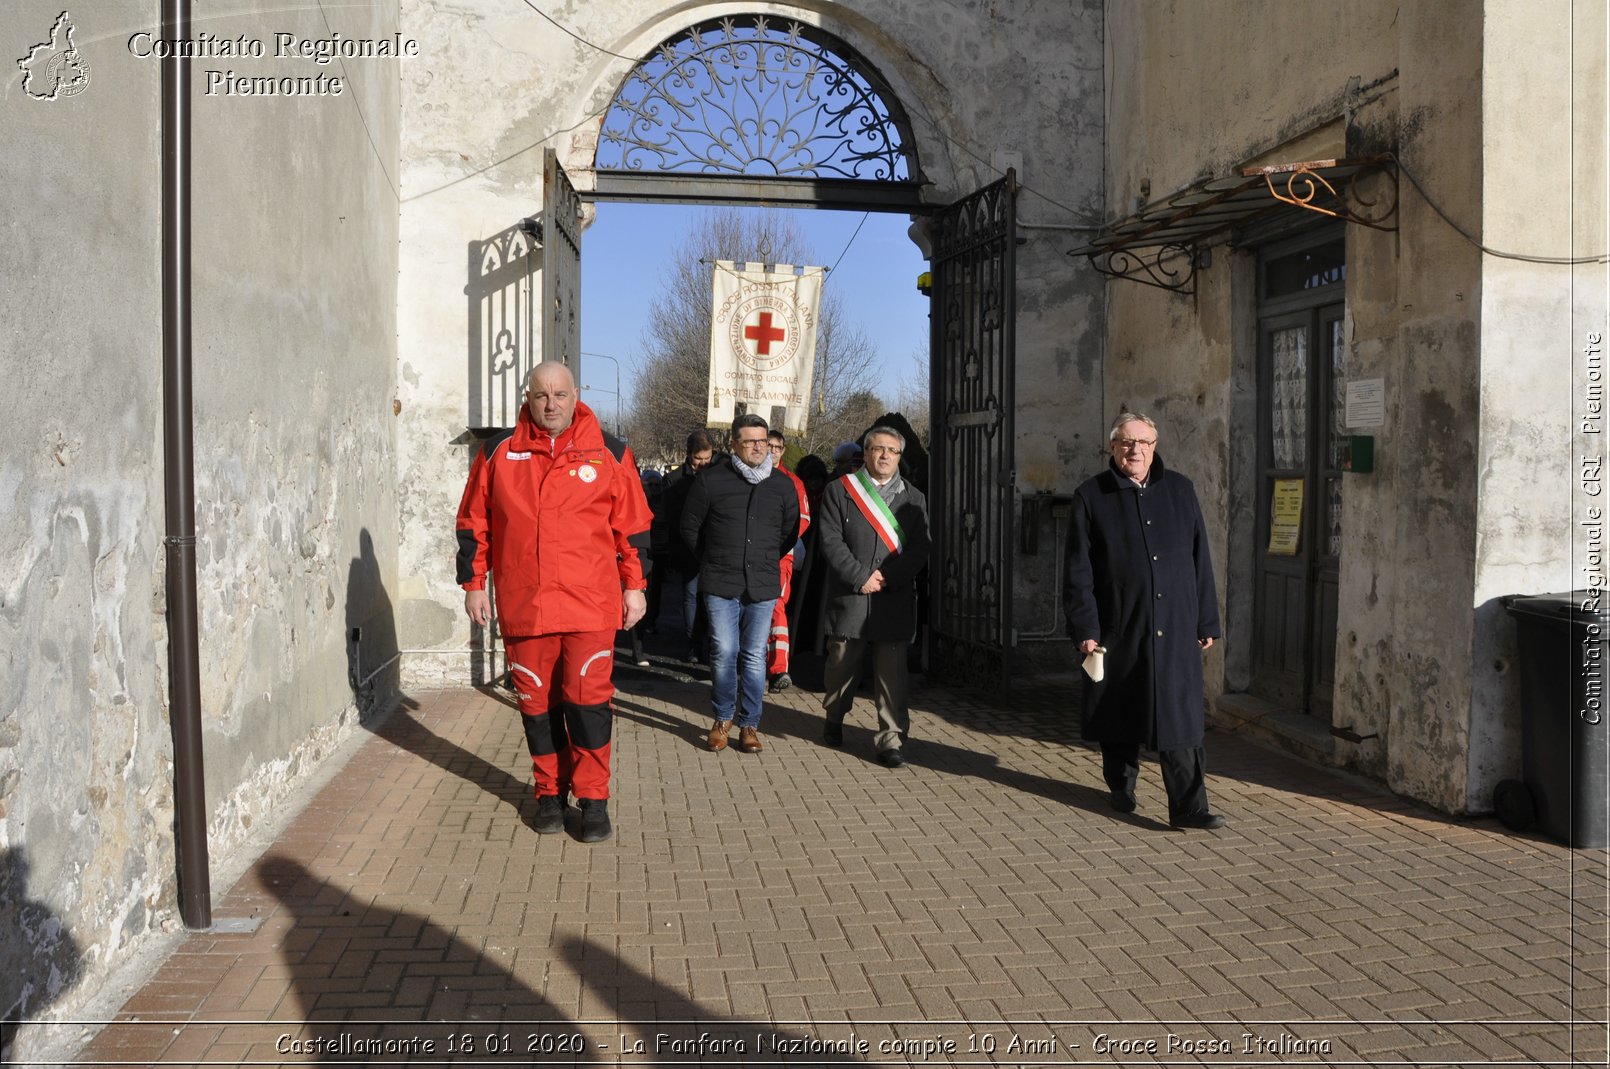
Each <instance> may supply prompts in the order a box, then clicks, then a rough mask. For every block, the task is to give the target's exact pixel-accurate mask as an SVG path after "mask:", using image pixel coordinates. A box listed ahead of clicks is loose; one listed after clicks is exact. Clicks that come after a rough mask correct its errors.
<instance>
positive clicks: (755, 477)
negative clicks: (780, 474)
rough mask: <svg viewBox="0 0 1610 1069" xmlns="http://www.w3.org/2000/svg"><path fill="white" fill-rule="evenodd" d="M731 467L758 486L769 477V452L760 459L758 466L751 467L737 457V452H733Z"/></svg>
mask: <svg viewBox="0 0 1610 1069" xmlns="http://www.w3.org/2000/svg"><path fill="white" fill-rule="evenodd" d="M732 467H733V470H734V471H736V472H737V473H738V474H739V475H742V476H743V477H744V478H745V479H748V480H749V481H750V482H751V483H753V484H755V485H757V486H758V485H760V483H762V482H764V481H765V480H766V479H768V478H770V477H771V454H770V453H767V454H766V459H765V460H763V461H761V462H760V464H759V466H758V467H753V468H751V467H750V466H749V465H748V464H745V463H744V462H743V461H741V460H739V459H738V454H737V453H734V454H732Z"/></svg>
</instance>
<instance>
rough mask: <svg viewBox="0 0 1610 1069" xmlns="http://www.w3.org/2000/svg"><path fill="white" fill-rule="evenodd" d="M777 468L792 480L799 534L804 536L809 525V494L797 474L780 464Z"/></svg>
mask: <svg viewBox="0 0 1610 1069" xmlns="http://www.w3.org/2000/svg"><path fill="white" fill-rule="evenodd" d="M777 470H778V471H780V472H782V473H783V474H784V475H786V476H788V477H789V478H790V479H792V480H793V481H794V492H795V493H796V494H798V495H799V536H800V537H801V538H804V537H805V531H806V530H807V529H808V528H809V527H810V525H811V499H810V496H809V495H807V494H806V493H805V484H804V483H803V482H801V481H800V478H799V476H798V475H795V474H794V473H793V472H791V471H789V470H788V469H787V468H785V467H783V466H782V465H781V464H779V465H777Z"/></svg>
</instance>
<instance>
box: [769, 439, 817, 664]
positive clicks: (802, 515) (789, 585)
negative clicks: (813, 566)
mask: <svg viewBox="0 0 1610 1069" xmlns="http://www.w3.org/2000/svg"><path fill="white" fill-rule="evenodd" d="M766 448H767V450H768V451H770V453H771V462H772V463H773V464H775V465H776V466H777V470H778V471H780V472H782V473H783V474H784V475H786V476H788V478H789V479H790V480H791V481H792V482H793V484H794V492H795V493H797V494H799V536H800V537H801V538H804V537H805V529H806V528H808V527H809V526H810V525H811V499H810V498H809V497H807V496H806V494H805V484H804V483H802V482H800V480H799V476H797V475H795V474H794V473H793V472H791V471H789V470H788V469H787V468H785V467H783V452H784V451H785V450H787V448H788V439H787V438H785V437H784V436H783V432H782V431H778V430H774V431H772V432H771V433H769V434H768V435H767V436H766ZM800 551H801V547H799V546H796V547H795V548H794V552H793V553H790V554H789V555H788V556H786V557H784V558H783V559H782V560H780V561H778V562H777V577H778V579H779V580H781V581H782V585H783V592H782V593H781V594H779V595H778V596H777V604H776V605H775V606H773V607H772V611H771V638H770V640H769V641H768V642H767V643H766V680H767V683H766V689H767V690H769V691H771V692H772V693H773V694H780V693H782V692H783V691H785V690H787V689H788V688H789V687H791V686H793V685H794V680H793V679H792V678H790V677H789V674H788V646H789V643H788V594H789V591H790V590H792V589H793V585H794V557H795V556H796V555H797V554H798V553H799V552H800Z"/></svg>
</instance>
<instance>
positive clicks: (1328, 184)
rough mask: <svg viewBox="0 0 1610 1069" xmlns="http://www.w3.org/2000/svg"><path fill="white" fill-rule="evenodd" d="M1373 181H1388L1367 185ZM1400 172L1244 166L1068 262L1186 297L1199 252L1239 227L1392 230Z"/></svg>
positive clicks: (1315, 165)
mask: <svg viewBox="0 0 1610 1069" xmlns="http://www.w3.org/2000/svg"><path fill="white" fill-rule="evenodd" d="M1377 175H1382V176H1385V177H1386V179H1387V181H1386V182H1385V183H1384V184H1381V185H1371V184H1370V183H1369V179H1372V178H1374V177H1375V176H1377ZM1397 207H1398V195H1397V166H1396V160H1395V158H1394V157H1392V156H1390V155H1379V156H1362V157H1358V158H1355V159H1345V160H1309V161H1306V162H1301V163H1282V164H1273V165H1269V166H1263V167H1244V168H1242V169H1241V171H1240V172H1239V173H1238V174H1234V175H1228V176H1225V177H1223V178H1212V179H1205V180H1203V181H1200V182H1196V183H1193V184H1192V185H1190V186H1188V187H1187V188H1185V189H1183V190H1181V191H1180V192H1178V193H1175V194H1173V195H1171V196H1169V197H1165V198H1164V199H1163V200H1161V201H1158V202H1156V203H1154V204H1150V205H1148V206H1146V207H1145V208H1142V209H1141V210H1139V211H1137V212H1135V213H1134V214H1133V215H1130V216H1127V217H1126V218H1123V219H1120V220H1118V221H1117V222H1115V223H1112V224H1111V225H1109V226H1107V227H1105V228H1103V229H1102V231H1101V233H1099V234H1098V235H1096V237H1095V238H1094V239H1092V240H1091V241H1090V242H1089V243H1088V244H1086V245H1083V246H1081V247H1080V248H1077V249H1074V250H1073V251H1071V252H1070V253H1068V255H1069V256H1084V257H1086V258H1087V259H1089V261H1090V263H1091V266H1093V267H1094V268H1095V269H1096V270H1097V271H1100V272H1101V273H1102V274H1104V275H1107V276H1109V277H1112V278H1122V279H1127V280H1129V281H1131V282H1140V283H1144V284H1145V285H1148V286H1157V287H1159V288H1161V289H1167V290H1173V291H1175V292H1178V293H1190V292H1192V288H1193V285H1194V282H1195V276H1196V268H1197V267H1198V266H1199V263H1200V259H1201V250H1202V249H1204V248H1205V247H1206V246H1207V245H1208V244H1209V243H1210V242H1212V241H1215V240H1218V239H1219V238H1221V237H1223V236H1225V235H1226V234H1233V233H1234V232H1235V231H1236V230H1238V229H1244V228H1247V227H1251V226H1254V225H1256V224H1261V223H1264V222H1266V221H1269V220H1271V219H1273V218H1274V217H1276V216H1278V215H1281V214H1286V215H1292V216H1293V217H1298V216H1301V215H1302V214H1303V213H1305V212H1306V213H1311V217H1317V216H1324V217H1329V218H1332V219H1336V220H1338V221H1341V222H1346V223H1356V224H1358V225H1360V226H1368V227H1373V228H1375V229H1377V230H1396V229H1397V224H1396V218H1397Z"/></svg>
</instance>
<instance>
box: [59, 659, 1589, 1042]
mask: <svg viewBox="0 0 1610 1069" xmlns="http://www.w3.org/2000/svg"><path fill="white" fill-rule="evenodd" d="M617 675H618V677H619V678H618V680H617V682H618V683H619V685H620V687H621V693H620V694H619V695H618V697H617V719H616V735H615V761H614V767H615V779H614V799H613V801H612V803H611V812H612V815H613V816H614V819H615V824H616V834H615V837H614V838H613V839H612V840H611V841H609V842H607V843H603V844H599V845H591V846H589V845H584V844H582V843H580V842H578V841H577V840H576V839H575V838H574V837H573V833H574V826H573V827H572V834H565V835H557V836H545V837H538V836H537V835H535V834H534V833H533V832H532V830H531V827H530V825H529V821H530V820H531V818H532V815H533V810H534V805H533V803H532V802H531V799H530V797H529V792H530V768H529V764H528V760H527V758H526V757H525V756H524V739H523V736H522V734H521V731H520V727H519V724H518V716H517V714H516V713H515V712H514V710H513V708H512V706H511V704H510V703H509V702H508V701H507V699H506V698H504V697H503V696H502V695H501V694H500V693H498V692H496V691H491V690H488V691H485V692H482V691H477V690H472V689H462V690H447V691H434V692H418V693H414V694H412V695H411V696H409V697H408V698H406V699H405V701H404V703H403V705H402V707H401V708H399V709H397V711H396V712H395V713H394V714H392V716H391V717H390V718H389V719H388V720H386V721H385V722H383V723H382V724H380V725H379V726H378V727H376V728H375V729H374V737H373V738H370V739H369V740H367V741H366V742H365V743H364V744H363V745H362V747H361V748H360V749H358V750H357V752H356V755H355V756H354V757H353V758H352V759H351V760H350V762H349V763H348V765H347V766H346V768H345V769H344V771H343V772H341V773H340V775H338V776H337V777H336V779H335V780H334V781H333V782H332V783H331V784H330V785H329V786H327V787H325V788H324V789H322V790H321V791H320V792H319V793H318V794H317V795H316V796H315V797H312V798H311V799H310V801H309V803H308V805H307V808H306V809H305V811H303V812H302V813H301V814H300V815H299V816H298V817H297V818H296V819H295V820H294V821H293V822H292V823H291V824H290V826H289V827H288V829H287V830H286V831H285V832H284V834H283V835H282V836H281V837H280V838H279V840H278V841H277V842H276V843H275V844H274V846H273V848H272V849H271V850H270V851H269V852H268V853H267V854H266V855H265V856H263V857H262V858H261V859H260V860H259V861H258V862H257V863H256V864H255V865H254V866H253V867H252V868H251V869H250V870H249V871H248V872H247V874H246V876H245V877H244V878H242V879H241V880H240V881H239V882H238V883H237V884H236V885H235V886H234V887H233V888H232V889H231V890H229V891H228V892H227V893H226V894H224V895H222V896H221V897H219V898H218V899H217V900H216V902H215V906H214V915H215V919H217V920H219V921H226V920H233V919H237V918H250V919H254V920H256V921H260V922H261V923H260V926H258V927H257V928H256V930H255V931H253V932H250V933H249V934H219V933H217V932H208V933H199V934H192V935H190V936H188V937H187V938H186V940H185V941H184V943H183V944H182V946H181V947H180V948H179V949H178V950H177V951H176V952H175V953H173V954H172V955H171V957H170V958H169V959H168V960H167V961H166V963H165V964H164V965H163V966H162V967H161V968H160V970H159V971H158V972H157V973H156V975H155V976H154V978H153V979H151V980H150V982H149V983H147V984H146V985H145V987H144V988H143V989H142V990H140V991H139V992H138V994H137V995H135V997H133V998H132V999H131V1000H130V1001H129V1002H128V1003H127V1004H126V1005H125V1006H124V1007H123V1009H122V1011H121V1013H119V1014H118V1015H117V1017H116V1019H115V1020H114V1021H113V1022H112V1023H111V1024H110V1025H109V1026H108V1027H106V1028H105V1029H104V1030H102V1031H101V1032H100V1033H99V1034H98V1035H97V1036H96V1037H95V1038H94V1039H93V1040H92V1041H90V1042H89V1043H88V1045H87V1046H86V1047H85V1049H84V1050H83V1051H82V1052H81V1054H80V1061H79V1063H78V1064H97V1065H104V1064H116V1065H139V1066H149V1065H166V1064H179V1065H202V1064H207V1065H216V1064H223V1065H282V1064H287V1065H288V1064H341V1063H346V1064H369V1065H386V1064H402V1063H404V1062H409V1061H411V1062H412V1063H413V1064H432V1063H434V1064H446V1063H452V1064H460V1065H495V1064H509V1065H515V1064H518V1065H532V1064H540V1065H559V1064H571V1063H577V1062H579V1063H587V1064H601V1063H602V1064H608V1063H621V1064H654V1065H678V1064H683V1065H687V1064H703V1065H756V1064H775V1063H778V1062H785V1061H786V1062H788V1063H790V1064H824V1063H864V1064H880V1065H900V1066H905V1065H963V1064H973V1065H977V1064H985V1065H1036V1066H1038V1065H1069V1064H1080V1065H1131V1064H1176V1065H1177V1064H1198V1063H1206V1064H1219V1065H1261V1064H1282V1065H1291V1064H1354V1065H1402V1064H1405V1063H1411V1064H1416V1065H1429V1064H1435V1065H1476V1064H1489V1063H1505V1064H1521V1065H1565V1064H1604V1063H1605V1060H1606V1042H1605V1036H1606V977H1607V969H1606V965H1607V961H1606V934H1607V933H1606V919H1607V909H1606V887H1607V884H1606V865H1605V862H1606V854H1605V852H1604V851H1571V850H1568V849H1566V848H1565V847H1563V846H1560V845H1557V844H1554V843H1552V842H1548V841H1545V840H1541V839H1534V838H1527V837H1523V836H1516V835H1513V834H1510V833H1509V832H1507V831H1506V830H1504V829H1503V828H1502V827H1500V826H1499V825H1497V824H1496V823H1495V822H1493V821H1490V820H1475V821H1463V820H1452V819H1449V818H1446V817H1443V816H1441V815H1438V814H1436V813H1434V812H1431V811H1429V810H1426V809H1423V808H1420V807H1418V806H1416V805H1413V804H1411V803H1408V802H1405V801H1403V800H1401V799H1398V798H1396V797H1394V796H1392V795H1391V794H1389V793H1387V792H1385V791H1383V790H1382V789H1380V788H1379V787H1377V786H1373V785H1370V784H1367V783H1363V782H1361V781H1358V780H1356V779H1353V778H1349V777H1344V776H1341V775H1339V774H1335V773H1332V772H1328V771H1324V770H1318V769H1315V768H1313V767H1311V766H1308V765H1305V764H1302V763H1300V762H1298V761H1296V760H1294V759H1292V758H1290V757H1287V756H1285V755H1282V754H1277V753H1273V752H1270V751H1267V750H1263V749H1260V748H1258V747H1256V746H1253V745H1251V744H1249V743H1247V742H1245V741H1242V740H1240V739H1237V738H1233V737H1224V736H1220V735H1217V734H1210V735H1209V739H1208V744H1207V745H1208V756H1209V790H1210V793H1211V796H1212V798H1213V801H1214V806H1215V808H1216V809H1218V810H1219V811H1221V812H1223V813H1224V814H1225V815H1226V816H1227V817H1228V819H1229V826H1228V827H1227V828H1226V829H1224V830H1222V831H1218V832H1184V831H1175V830H1172V829H1170V828H1169V827H1168V826H1167V821H1166V809H1165V806H1164V802H1163V796H1162V788H1161V785H1160V783H1159V781H1158V778H1157V772H1156V766H1155V763H1154V764H1153V765H1151V766H1149V767H1147V768H1145V769H1143V772H1142V782H1141V789H1140V792H1139V798H1140V809H1139V812H1137V813H1136V814H1134V815H1132V816H1120V815H1118V814H1115V813H1113V812H1112V811H1111V810H1110V809H1109V808H1108V806H1107V801H1106V794H1105V791H1104V790H1103V789H1102V788H1101V785H1100V764H1099V756H1098V755H1097V754H1096V753H1094V752H1093V751H1091V750H1090V749H1087V748H1085V747H1084V746H1082V745H1080V744H1079V743H1078V742H1077V728H1076V725H1075V724H1074V723H1073V717H1072V716H1071V714H1070V713H1069V711H1068V703H1067V702H1066V700H1065V691H1064V690H1063V689H1062V688H1061V687H1059V686H1057V685H1045V686H1042V687H1041V689H1040V690H1038V691H1036V692H1033V693H1027V694H1018V695H1014V696H1013V697H1012V698H1011V699H1000V700H996V701H990V700H986V699H983V698H978V697H973V696H969V695H967V694H964V693H961V692H957V691H952V690H948V689H943V688H940V687H936V686H920V685H919V686H918V687H917V689H916V693H915V697H914V713H913V738H912V741H911V743H910V744H909V746H908V747H907V752H908V753H909V755H910V757H911V764H910V765H909V766H908V767H906V768H904V769H899V770H889V769H885V768H883V767H882V766H880V765H879V764H878V763H876V761H874V760H873V754H872V752H871V730H870V727H871V724H872V721H873V718H872V716H871V712H870V704H869V702H868V701H867V699H866V698H865V697H863V698H862V699H860V700H859V701H858V703H857V708H856V713H855V714H854V716H853V718H852V721H851V727H850V730H849V731H847V733H846V735H847V737H846V740H845V745H844V748H843V749H841V750H835V749H830V748H827V747H825V746H823V745H822V744H821V742H820V741H819V739H820V730H821V719H820V713H819V709H818V706H817V700H818V695H816V694H813V693H811V692H809V691H806V690H803V689H798V688H796V689H794V690H792V691H789V692H786V693H784V694H781V695H775V696H773V700H771V701H769V703H768V710H767V714H766V719H765V723H764V724H763V725H762V730H763V733H764V737H765V740H766V744H767V745H766V750H765V752H764V753H763V754H760V755H753V756H751V755H745V754H741V753H738V752H736V751H735V750H733V749H729V750H727V751H726V752H723V753H720V754H711V753H708V752H706V751H705V749H704V747H703V745H702V737H703V732H704V730H705V728H706V726H707V723H708V720H707V716H706V712H705V710H706V706H707V702H708V686H707V685H706V684H704V683H702V682H698V681H689V680H687V679H686V677H682V676H680V675H679V674H678V673H676V672H673V671H664V672H648V673H645V672H641V671H637V672H632V671H629V670H627V669H624V668H623V669H621V670H619V671H618V672H617ZM570 816H571V817H572V819H573V820H574V819H575V818H576V817H577V816H578V814H577V813H576V812H575V811H574V810H572V811H571V813H570Z"/></svg>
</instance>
